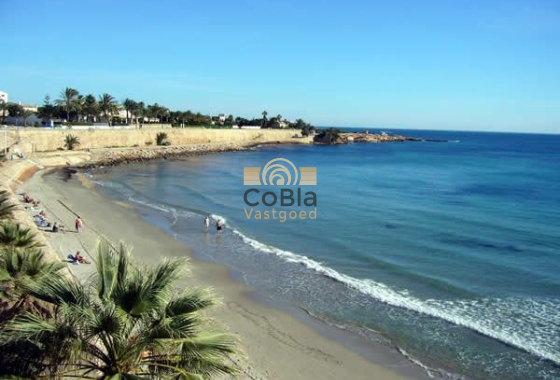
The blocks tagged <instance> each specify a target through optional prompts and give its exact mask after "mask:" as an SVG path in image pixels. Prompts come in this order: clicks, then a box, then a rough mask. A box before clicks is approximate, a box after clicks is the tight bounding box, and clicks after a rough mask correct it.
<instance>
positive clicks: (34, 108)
mask: <svg viewBox="0 0 560 380" xmlns="http://www.w3.org/2000/svg"><path fill="white" fill-rule="evenodd" d="M18 104H19V105H20V106H21V108H23V110H24V111H31V112H34V113H37V111H38V108H37V104H28V103H22V102H18Z"/></svg>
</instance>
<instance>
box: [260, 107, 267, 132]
mask: <svg viewBox="0 0 560 380" xmlns="http://www.w3.org/2000/svg"><path fill="white" fill-rule="evenodd" d="M262 115H263V119H262V123H261V127H262V128H264V127H265V126H266V122H267V121H268V119H267V118H266V116H267V115H268V112H266V110H264V111H262Z"/></svg>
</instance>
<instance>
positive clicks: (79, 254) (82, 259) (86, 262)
mask: <svg viewBox="0 0 560 380" xmlns="http://www.w3.org/2000/svg"><path fill="white" fill-rule="evenodd" d="M76 260H78V262H79V263H81V264H90V262H89V261H87V260H86V258H85V257H84V256H82V254H81V253H80V251H78V252H76Z"/></svg>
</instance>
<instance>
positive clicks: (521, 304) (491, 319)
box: [233, 229, 560, 364]
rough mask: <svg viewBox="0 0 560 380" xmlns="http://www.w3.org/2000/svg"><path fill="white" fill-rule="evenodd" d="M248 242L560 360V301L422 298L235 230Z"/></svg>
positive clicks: (379, 294) (357, 287)
mask: <svg viewBox="0 0 560 380" xmlns="http://www.w3.org/2000/svg"><path fill="white" fill-rule="evenodd" d="M233 233H235V234H236V235H238V236H239V237H240V238H241V239H242V240H243V242H245V243H246V244H248V245H250V246H251V247H253V248H255V249H256V250H259V251H261V252H265V253H269V254H274V255H276V256H278V257H281V258H282V259H284V260H285V261H287V262H292V263H298V264H300V265H304V266H305V267H307V268H309V269H311V270H313V271H315V272H317V273H321V274H323V275H325V276H327V277H329V278H331V279H334V280H336V281H338V282H340V283H343V284H345V285H346V286H348V287H349V288H352V289H355V290H357V291H359V292H361V293H364V294H367V295H369V296H371V297H373V298H375V299H377V300H379V301H381V302H384V303H386V304H389V305H392V306H397V307H402V308H406V309H409V310H413V311H415V312H418V313H422V314H426V315H430V316H433V317H437V318H440V319H443V320H445V321H448V322H451V323H454V324H456V325H459V326H463V327H466V328H469V329H471V330H474V331H477V332H479V333H481V334H483V335H486V336H488V337H491V338H494V339H497V340H500V341H502V342H505V343H507V344H509V345H512V346H515V347H517V348H520V349H522V350H525V351H527V352H530V353H532V354H534V355H537V356H539V357H541V358H544V359H548V360H551V361H553V362H555V363H558V364H560V337H559V336H558V330H557V325H558V321H556V320H555V319H557V318H559V317H558V316H559V315H560V302H557V301H560V300H555V301H535V300H530V299H520V298H504V299H475V300H453V301H445V300H436V299H428V300H423V299H420V298H417V297H415V296H413V295H412V294H410V292H408V291H407V290H400V289H394V288H391V287H389V286H387V285H385V284H382V283H379V282H376V281H373V280H371V279H357V278H353V277H351V276H348V275H345V274H342V273H339V272H337V271H336V270H334V269H332V268H329V267H328V266H325V265H323V264H321V263H320V262H317V261H315V260H313V259H310V258H309V257H307V256H304V255H298V254H295V253H293V252H290V251H285V250H281V249H278V248H275V247H273V246H270V245H267V244H263V243H261V242H259V241H257V240H254V239H251V238H249V237H247V236H245V235H243V234H242V233H241V232H239V231H238V230H235V229H234V230H233Z"/></svg>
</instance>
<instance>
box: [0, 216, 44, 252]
mask: <svg viewBox="0 0 560 380" xmlns="http://www.w3.org/2000/svg"><path fill="white" fill-rule="evenodd" d="M36 237H37V236H36V235H35V233H34V232H33V231H31V229H30V228H26V227H23V226H22V225H20V224H17V223H14V222H12V221H9V220H7V221H3V222H2V223H1V224H0V246H8V247H16V248H37V247H41V246H42V245H43V244H41V243H39V242H38V241H37V240H36Z"/></svg>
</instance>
